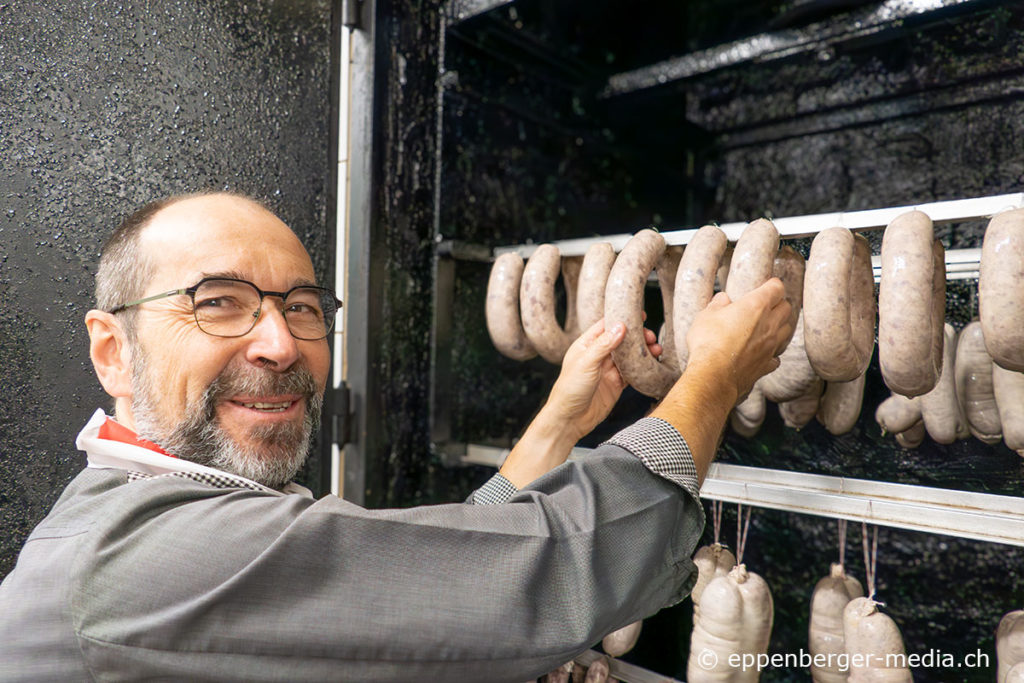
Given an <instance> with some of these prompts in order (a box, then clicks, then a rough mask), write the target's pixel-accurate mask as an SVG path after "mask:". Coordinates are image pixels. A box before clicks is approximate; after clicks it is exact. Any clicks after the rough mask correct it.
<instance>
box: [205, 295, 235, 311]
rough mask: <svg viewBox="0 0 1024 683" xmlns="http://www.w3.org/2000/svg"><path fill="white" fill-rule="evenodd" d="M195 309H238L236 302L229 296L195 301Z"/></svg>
mask: <svg viewBox="0 0 1024 683" xmlns="http://www.w3.org/2000/svg"><path fill="white" fill-rule="evenodd" d="M196 308H238V302H237V301H236V300H235V299H234V298H232V297H229V296H218V297H211V298H209V299H201V300H200V299H197V300H196Z"/></svg>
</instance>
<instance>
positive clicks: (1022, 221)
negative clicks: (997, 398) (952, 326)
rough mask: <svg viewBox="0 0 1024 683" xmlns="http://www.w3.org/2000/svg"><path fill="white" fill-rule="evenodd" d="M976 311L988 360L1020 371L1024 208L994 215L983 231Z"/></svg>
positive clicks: (1022, 354)
mask: <svg viewBox="0 0 1024 683" xmlns="http://www.w3.org/2000/svg"><path fill="white" fill-rule="evenodd" d="M978 310H979V313H980V315H981V327H982V329H983V330H984V331H985V346H986V348H988V352H989V355H990V356H992V359H993V360H995V362H996V363H998V364H999V365H1001V366H1002V367H1004V368H1006V369H1007V370H1016V371H1018V372H1021V371H1024V209H1015V210H1013V211H1005V212H1003V213H999V214H996V215H995V216H993V217H992V220H991V221H989V224H988V227H987V228H986V229H985V238H984V240H983V241H982V244H981V268H980V274H979V277H978Z"/></svg>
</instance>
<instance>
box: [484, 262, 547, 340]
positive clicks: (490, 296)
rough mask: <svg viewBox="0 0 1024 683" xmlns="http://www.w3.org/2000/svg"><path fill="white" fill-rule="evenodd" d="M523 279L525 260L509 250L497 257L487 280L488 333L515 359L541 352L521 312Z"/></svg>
mask: <svg viewBox="0 0 1024 683" xmlns="http://www.w3.org/2000/svg"><path fill="white" fill-rule="evenodd" d="M522 279H523V259H522V257H521V256H519V254H513V253H509V254H502V255H501V256H499V257H498V258H496V259H494V266H493V267H492V268H491V276H490V278H489V279H488V281H487V301H486V304H485V317H486V319H487V332H488V334H490V335H491V341H492V342H494V347H495V348H496V349H498V352H499V353H501V354H502V355H505V356H508V357H509V358H512V359H513V360H529V359H531V358H533V357H534V356H536V355H537V350H536V349H534V348H533V345H532V344H531V343H530V340H529V339H527V337H526V332H525V331H524V330H523V324H522V319H521V318H520V315H519V286H520V283H521V282H522Z"/></svg>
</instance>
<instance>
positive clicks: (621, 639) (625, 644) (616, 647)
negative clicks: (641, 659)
mask: <svg viewBox="0 0 1024 683" xmlns="http://www.w3.org/2000/svg"><path fill="white" fill-rule="evenodd" d="M643 624H644V622H643V620H642V619H638V620H637V621H634V622H633V623H632V624H627V625H626V626H623V627H622V628H620V629H618V630H616V631H612V632H611V633H609V634H608V635H606V636H605V637H604V638H602V639H601V649H603V650H604V651H605V652H606V653H607V654H609V655H611V656H612V657H621V656H622V655H624V654H626V653H627V652H629V651H630V650H632V649H633V646H634V645H636V641H637V640H638V639H639V638H640V629H641V627H642V626H643Z"/></svg>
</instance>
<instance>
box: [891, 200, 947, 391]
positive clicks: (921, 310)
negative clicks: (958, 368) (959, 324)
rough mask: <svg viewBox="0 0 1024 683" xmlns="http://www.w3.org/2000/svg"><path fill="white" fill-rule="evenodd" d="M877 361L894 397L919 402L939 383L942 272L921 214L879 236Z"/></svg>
mask: <svg viewBox="0 0 1024 683" xmlns="http://www.w3.org/2000/svg"><path fill="white" fill-rule="evenodd" d="M881 258H882V277H881V281H880V283H879V285H878V310H879V316H878V361H879V365H880V366H881V370H882V378H883V379H884V380H885V383H886V385H887V386H888V387H889V388H890V389H891V390H892V391H894V392H895V393H897V394H903V395H904V396H920V395H921V394H926V393H928V392H929V391H931V390H932V389H933V388H934V387H935V384H936V383H937V382H938V381H939V371H940V368H941V366H942V343H943V340H942V325H943V322H944V320H945V302H946V266H945V258H944V256H943V249H942V244H941V243H939V242H938V241H937V240H936V239H935V232H934V230H933V229H932V221H931V219H930V218H929V217H928V216H927V214H924V213H922V212H920V211H908V212H907V213H904V214H901V215H899V216H897V217H896V218H894V219H893V221H892V222H891V223H889V225H888V226H887V227H886V228H885V234H884V235H883V236H882V257H881Z"/></svg>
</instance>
